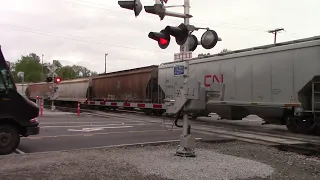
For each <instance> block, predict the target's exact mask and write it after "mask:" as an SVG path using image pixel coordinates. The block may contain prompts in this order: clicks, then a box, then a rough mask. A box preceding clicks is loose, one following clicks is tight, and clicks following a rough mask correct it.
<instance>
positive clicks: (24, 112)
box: [0, 46, 39, 155]
mask: <svg viewBox="0 0 320 180" xmlns="http://www.w3.org/2000/svg"><path fill="white" fill-rule="evenodd" d="M38 115H39V107H38V106H37V105H36V104H35V103H34V102H32V101H30V100H28V99H27V98H25V97H24V96H22V95H21V94H19V93H18V92H17V88H16V85H15V83H14V81H13V78H12V74H11V72H10V69H9V66H8V64H7V62H6V61H5V58H4V56H3V54H2V50H1V46H0V155H5V154H10V153H12V152H14V151H15V150H16V148H17V147H18V146H19V144H20V137H21V136H22V137H27V136H29V135H37V134H39V123H38V121H37V117H38Z"/></svg>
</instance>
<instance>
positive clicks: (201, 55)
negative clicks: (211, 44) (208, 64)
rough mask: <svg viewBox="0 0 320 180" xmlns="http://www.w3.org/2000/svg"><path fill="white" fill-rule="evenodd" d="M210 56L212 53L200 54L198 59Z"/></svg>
mask: <svg viewBox="0 0 320 180" xmlns="http://www.w3.org/2000/svg"><path fill="white" fill-rule="evenodd" d="M209 55H210V53H207V54H206V53H200V54H198V57H203V56H209Z"/></svg>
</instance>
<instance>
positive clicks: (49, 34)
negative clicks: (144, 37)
mask: <svg viewBox="0 0 320 180" xmlns="http://www.w3.org/2000/svg"><path fill="white" fill-rule="evenodd" d="M0 27H5V28H9V29H14V30H18V31H24V32H29V33H34V34H40V35H45V36H53V37H59V38H62V39H67V40H73V41H79V42H84V43H93V44H99V45H104V46H110V47H116V48H125V49H134V50H143V51H150V52H160V53H162V54H172V52H164V51H156V50H149V49H142V48H136V47H130V46H121V45H113V44H106V43H103V42H97V41H88V40H83V39H78V38H79V37H75V36H70V35H67V36H68V37H66V36H65V35H60V34H56V33H48V32H43V31H38V30H33V29H28V28H24V27H17V26H11V25H7V24H0Z"/></svg>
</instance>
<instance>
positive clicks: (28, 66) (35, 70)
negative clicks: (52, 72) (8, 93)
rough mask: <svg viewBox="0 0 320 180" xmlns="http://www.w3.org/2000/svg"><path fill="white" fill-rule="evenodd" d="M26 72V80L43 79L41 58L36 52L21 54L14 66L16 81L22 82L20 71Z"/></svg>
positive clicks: (37, 80)
mask: <svg viewBox="0 0 320 180" xmlns="http://www.w3.org/2000/svg"><path fill="white" fill-rule="evenodd" d="M20 71H22V72H24V81H25V82H39V81H41V80H42V79H41V77H42V76H41V64H40V58H39V56H37V55H36V54H35V53H30V54H29V55H27V56H21V59H19V60H18V61H17V62H16V63H15V66H14V72H13V76H14V79H15V81H16V82H20V80H19V79H18V77H17V74H18V72H20Z"/></svg>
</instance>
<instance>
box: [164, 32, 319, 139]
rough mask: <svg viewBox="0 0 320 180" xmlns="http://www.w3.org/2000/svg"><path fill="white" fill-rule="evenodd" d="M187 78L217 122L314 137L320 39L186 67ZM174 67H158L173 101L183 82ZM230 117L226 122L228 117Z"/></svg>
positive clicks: (201, 60) (192, 62)
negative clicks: (270, 125) (255, 120)
mask: <svg viewBox="0 0 320 180" xmlns="http://www.w3.org/2000/svg"><path fill="white" fill-rule="evenodd" d="M189 63H190V65H189V73H190V74H189V75H190V77H191V78H195V79H196V80H197V81H198V82H200V83H201V85H202V86H203V87H214V88H215V90H216V92H215V93H213V92H207V94H206V98H207V99H206V102H207V103H206V109H207V110H208V111H210V112H215V113H217V114H219V115H220V116H221V117H222V118H231V119H242V118H244V117H246V116H247V115H249V114H255V115H258V116H259V117H261V118H263V119H264V120H265V121H269V122H272V121H277V122H279V123H281V124H285V125H286V126H287V128H288V129H289V130H290V131H293V132H299V133H314V132H316V131H317V132H319V131H320V130H319V125H320V37H313V38H307V39H301V40H295V41H290V42H284V43H278V44H272V45H267V46H260V47H255V48H250V49H244V50H239V51H233V52H229V53H221V54H216V55H211V56H206V57H203V58H195V59H192V60H190V61H189ZM183 65H184V62H182V61H178V62H177V61H176V62H170V63H164V64H161V65H160V66H159V85H160V86H161V88H162V89H163V90H164V92H165V96H166V97H165V98H166V99H167V100H172V99H175V96H176V93H177V92H176V91H177V90H178V89H179V87H181V86H182V85H183V77H181V76H175V75H174V67H176V66H183ZM230 115H231V116H230Z"/></svg>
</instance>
